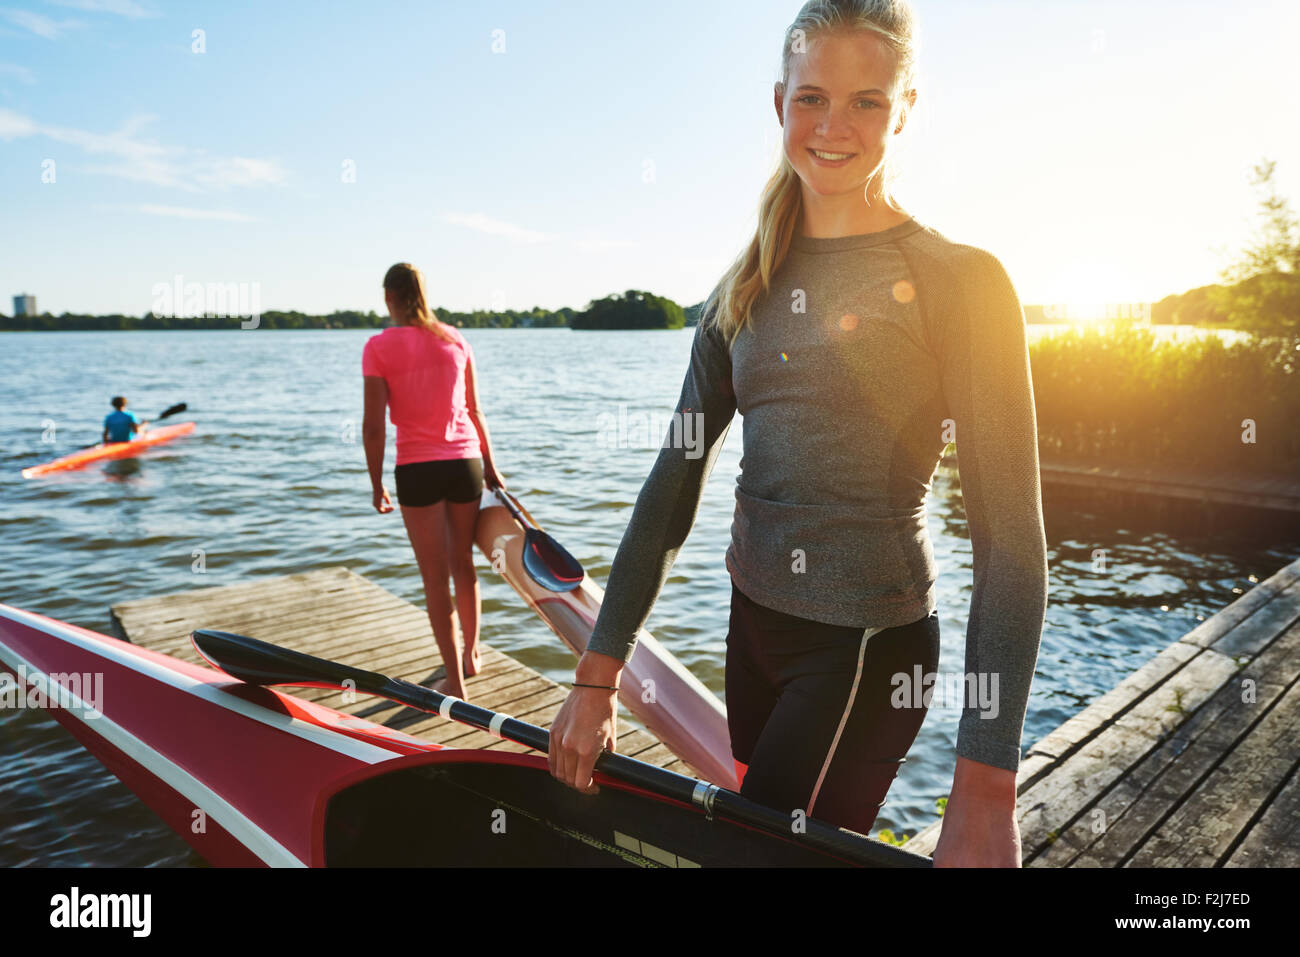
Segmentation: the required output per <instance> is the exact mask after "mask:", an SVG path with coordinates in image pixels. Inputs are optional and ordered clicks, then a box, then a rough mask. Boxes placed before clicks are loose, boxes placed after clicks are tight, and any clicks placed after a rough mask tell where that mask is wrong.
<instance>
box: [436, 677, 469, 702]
mask: <svg viewBox="0 0 1300 957" xmlns="http://www.w3.org/2000/svg"><path fill="white" fill-rule="evenodd" d="M430 687H431V688H432V689H433V690H434V691H436V692H438V694H447V695H451V696H452V697H453V698H459V699H460V700H461V701H468V700H469V698H468V697H467V696H466V694H465V686H464V685H463V684H460V685H453V684H452V683H451V679H450V678H440V679H439V680H437V681H435V682H434V683H433V684H432V685H430Z"/></svg>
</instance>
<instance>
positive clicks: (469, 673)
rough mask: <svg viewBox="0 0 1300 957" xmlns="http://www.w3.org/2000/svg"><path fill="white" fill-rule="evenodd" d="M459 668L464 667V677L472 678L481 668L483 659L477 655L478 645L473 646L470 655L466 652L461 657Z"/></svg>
mask: <svg viewBox="0 0 1300 957" xmlns="http://www.w3.org/2000/svg"><path fill="white" fill-rule="evenodd" d="M461 668H462V669H464V671H465V677H466V678H472V677H474V676H475V675H476V674H478V673H479V672H480V671H481V670H483V659H482V657H481V656H480V655H479V652H478V645H475V646H474V652H473V655H472V656H471V655H468V654H467V655H465V657H464V658H462V659H461Z"/></svg>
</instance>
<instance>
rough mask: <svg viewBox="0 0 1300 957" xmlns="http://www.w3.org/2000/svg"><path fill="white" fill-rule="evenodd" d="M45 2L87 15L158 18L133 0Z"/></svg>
mask: <svg viewBox="0 0 1300 957" xmlns="http://www.w3.org/2000/svg"><path fill="white" fill-rule="evenodd" d="M45 2H46V3H52V4H54V5H55V6H59V7H72V8H73V9H75V10H85V11H87V12H88V13H116V14H117V15H118V16H122V17H129V18H131V19H132V20H139V19H142V18H145V17H156V16H158V14H157V13H154V12H153V11H152V10H146V9H145V8H144V7H142V6H140V4H138V3H135V2H134V0H45Z"/></svg>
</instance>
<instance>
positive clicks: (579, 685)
mask: <svg viewBox="0 0 1300 957" xmlns="http://www.w3.org/2000/svg"><path fill="white" fill-rule="evenodd" d="M572 687H574V688H600V689H601V690H602V691H617V690H618V688H616V687H614V686H613V685H587V684H582V683H581V682H577V681H575V682H574V683H573V685H572Z"/></svg>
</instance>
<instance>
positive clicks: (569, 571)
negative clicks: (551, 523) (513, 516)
mask: <svg viewBox="0 0 1300 957" xmlns="http://www.w3.org/2000/svg"><path fill="white" fill-rule="evenodd" d="M524 571H526V572H528V577H529V578H531V579H532V580H533V581H535V582H537V584H539V585H541V586H542V587H543V588H545V589H547V590H548V591H573V590H574V589H575V588H577V587H578V586H579V585H581V584H582V576H583V571H582V565H581V564H580V563H579V562H578V560H577V559H576V558H574V557H573V556H572V555H570V554H569V553H568V552H567V551H565V550H564V546H563V545H561V544H560V543H559V542H557V541H556V540H555V539H553V538H551V536H550V535H547V534H546V533H545V532H542V531H538V530H537V529H535V528H530V529H529V530H528V531H527V532H525V533H524Z"/></svg>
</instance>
